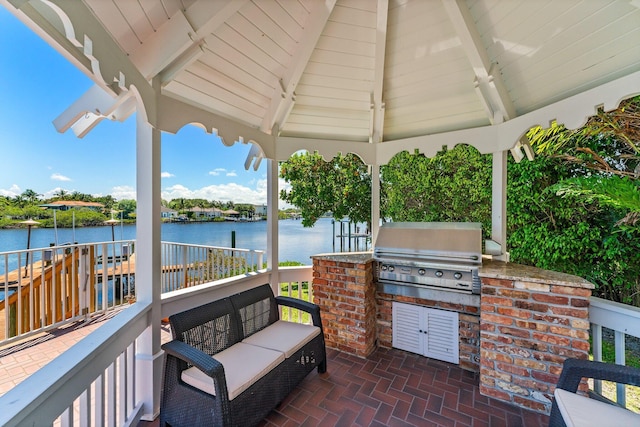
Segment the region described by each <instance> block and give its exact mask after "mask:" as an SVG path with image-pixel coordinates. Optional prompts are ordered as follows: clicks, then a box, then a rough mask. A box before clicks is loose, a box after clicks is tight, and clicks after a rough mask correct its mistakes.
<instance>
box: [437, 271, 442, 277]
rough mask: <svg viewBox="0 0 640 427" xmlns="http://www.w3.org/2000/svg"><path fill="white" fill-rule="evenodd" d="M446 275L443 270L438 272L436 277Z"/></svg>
mask: <svg viewBox="0 0 640 427" xmlns="http://www.w3.org/2000/svg"><path fill="white" fill-rule="evenodd" d="M442 276H444V273H443V272H442V271H441V270H438V271H436V277H442Z"/></svg>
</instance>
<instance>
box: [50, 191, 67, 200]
mask: <svg viewBox="0 0 640 427" xmlns="http://www.w3.org/2000/svg"><path fill="white" fill-rule="evenodd" d="M68 195H69V192H68V191H67V190H65V189H63V188H59V189H58V190H56V192H55V193H53V197H54V198H55V199H59V200H66V199H67V197H68Z"/></svg>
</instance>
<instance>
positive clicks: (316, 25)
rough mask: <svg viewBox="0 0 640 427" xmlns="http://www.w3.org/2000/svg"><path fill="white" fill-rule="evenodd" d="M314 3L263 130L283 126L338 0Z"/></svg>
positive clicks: (274, 94) (273, 96)
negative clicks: (300, 82) (296, 90)
mask: <svg viewBox="0 0 640 427" xmlns="http://www.w3.org/2000/svg"><path fill="white" fill-rule="evenodd" d="M314 6H315V7H314V8H313V10H311V12H310V13H309V16H308V17H307V21H306V22H307V25H306V26H305V31H304V32H303V33H302V37H301V39H300V40H299V43H298V48H297V49H296V51H295V53H294V54H293V56H292V57H291V60H290V63H289V64H287V67H286V69H285V71H284V73H283V74H282V75H281V76H280V82H279V83H280V86H279V87H276V88H275V89H274V91H273V94H272V96H271V103H270V104H269V107H268V108H267V111H266V113H265V115H264V119H263V120H262V123H261V124H260V129H261V130H262V131H264V132H271V131H272V129H273V128H274V126H276V127H277V128H281V127H282V123H283V122H284V121H286V119H287V115H288V114H289V113H290V112H291V109H292V108H293V103H294V102H295V89H296V86H297V85H298V82H299V81H300V77H301V76H302V73H304V70H305V68H306V67H307V63H308V62H309V58H310V57H311V55H312V54H313V50H314V48H315V46H316V44H317V42H318V39H319V38H320V35H321V34H322V31H323V29H324V27H325V23H326V22H327V20H328V19H329V16H330V15H331V12H332V11H333V8H334V6H335V0H325V1H324V2H321V1H318V2H316V3H314Z"/></svg>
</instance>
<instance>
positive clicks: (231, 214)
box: [222, 209, 240, 221]
mask: <svg viewBox="0 0 640 427" xmlns="http://www.w3.org/2000/svg"><path fill="white" fill-rule="evenodd" d="M222 215H223V216H224V218H225V219H226V220H231V221H236V220H238V219H239V218H240V212H238V211H234V210H233V209H229V210H228V211H222Z"/></svg>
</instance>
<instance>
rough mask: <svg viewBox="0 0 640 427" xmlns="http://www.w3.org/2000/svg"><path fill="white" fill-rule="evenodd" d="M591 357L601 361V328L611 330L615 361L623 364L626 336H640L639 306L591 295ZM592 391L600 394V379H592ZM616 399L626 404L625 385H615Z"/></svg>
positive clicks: (623, 404) (624, 362)
mask: <svg viewBox="0 0 640 427" xmlns="http://www.w3.org/2000/svg"><path fill="white" fill-rule="evenodd" d="M589 321H590V322H591V338H592V341H593V344H592V346H593V359H594V360H597V361H602V353H603V346H604V342H603V339H602V328H608V329H611V330H613V333H614V348H615V363H617V364H618V365H625V364H626V361H625V353H626V336H627V335H630V336H633V337H636V338H640V308H638V307H633V306H630V305H625V304H620V303H617V302H612V301H607V300H603V299H601V298H596V297H592V298H591V305H590V307H589ZM594 391H595V392H596V393H599V394H602V381H600V380H597V381H594ZM616 401H617V402H618V403H619V404H620V405H622V406H626V387H625V385H624V384H618V385H617V386H616Z"/></svg>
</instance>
